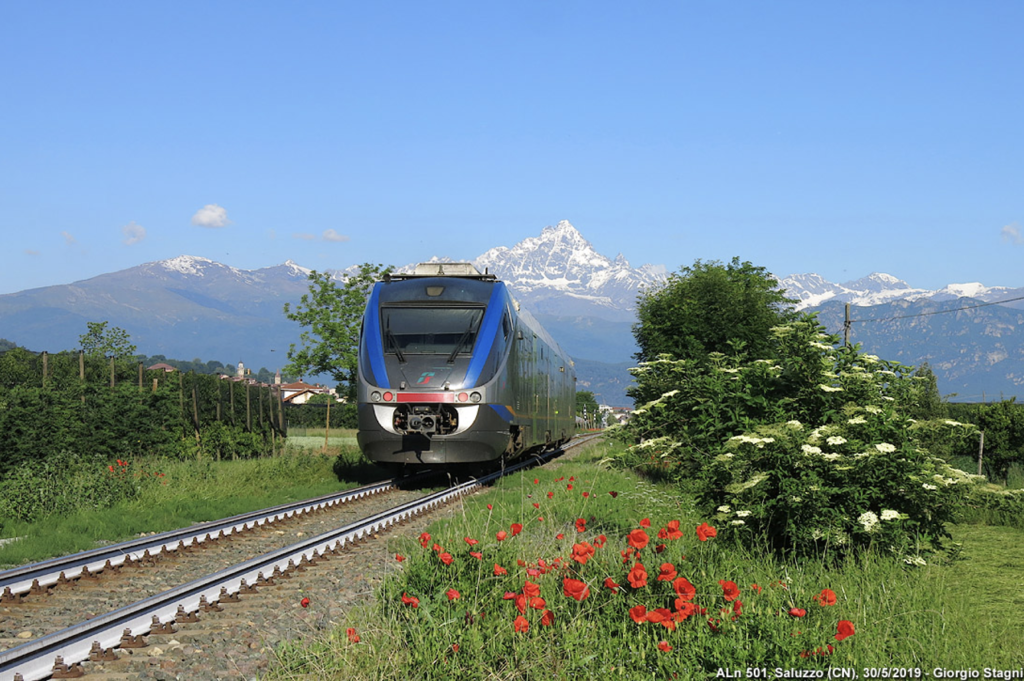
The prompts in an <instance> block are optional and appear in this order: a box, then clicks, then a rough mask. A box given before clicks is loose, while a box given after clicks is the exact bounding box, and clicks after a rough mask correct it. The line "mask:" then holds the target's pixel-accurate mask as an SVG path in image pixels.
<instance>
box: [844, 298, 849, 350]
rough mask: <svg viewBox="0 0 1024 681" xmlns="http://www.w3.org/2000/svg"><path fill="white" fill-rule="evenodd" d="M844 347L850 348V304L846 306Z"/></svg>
mask: <svg viewBox="0 0 1024 681" xmlns="http://www.w3.org/2000/svg"><path fill="white" fill-rule="evenodd" d="M843 345H845V346H846V347H850V304H849V303H847V304H846V319H845V320H844V321H843Z"/></svg>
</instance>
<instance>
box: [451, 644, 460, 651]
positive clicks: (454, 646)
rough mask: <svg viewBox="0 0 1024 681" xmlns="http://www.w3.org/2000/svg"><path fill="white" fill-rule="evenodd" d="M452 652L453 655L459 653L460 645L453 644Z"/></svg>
mask: <svg viewBox="0 0 1024 681" xmlns="http://www.w3.org/2000/svg"><path fill="white" fill-rule="evenodd" d="M452 652H453V653H457V652H459V644H458V643H453V644H452Z"/></svg>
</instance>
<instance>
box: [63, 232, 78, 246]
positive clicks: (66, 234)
mask: <svg viewBox="0 0 1024 681" xmlns="http://www.w3.org/2000/svg"><path fill="white" fill-rule="evenodd" d="M60 235H61V236H62V237H64V243H66V244H67V245H68V246H74V245H75V244H77V243H78V242H77V241H75V237H73V236H72V235H71V232H61V233H60Z"/></svg>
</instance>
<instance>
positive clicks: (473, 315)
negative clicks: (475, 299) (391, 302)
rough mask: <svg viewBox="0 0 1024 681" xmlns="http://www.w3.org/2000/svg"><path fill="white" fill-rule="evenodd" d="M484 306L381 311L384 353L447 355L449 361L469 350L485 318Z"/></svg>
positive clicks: (388, 308)
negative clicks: (481, 321)
mask: <svg viewBox="0 0 1024 681" xmlns="http://www.w3.org/2000/svg"><path fill="white" fill-rule="evenodd" d="M483 316H484V308H482V307H434V306H430V307H406V306H401V307H397V306H396V307H392V306H383V307H381V310H380V326H381V333H382V335H383V341H384V352H385V353H388V354H394V355H397V356H398V359H399V361H404V355H407V354H412V355H446V356H447V358H448V361H449V362H452V361H454V360H455V357H456V356H458V355H459V353H468V352H471V351H472V349H473V344H474V343H475V342H476V334H477V331H478V330H479V328H480V320H481V319H483Z"/></svg>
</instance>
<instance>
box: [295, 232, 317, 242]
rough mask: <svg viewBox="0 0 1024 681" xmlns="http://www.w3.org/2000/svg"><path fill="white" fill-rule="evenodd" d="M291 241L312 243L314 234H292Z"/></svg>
mask: <svg viewBox="0 0 1024 681" xmlns="http://www.w3.org/2000/svg"><path fill="white" fill-rule="evenodd" d="M292 238H293V239H302V240H303V241H314V240H316V234H307V233H305V232H302V233H300V234H292Z"/></svg>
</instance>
